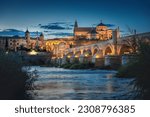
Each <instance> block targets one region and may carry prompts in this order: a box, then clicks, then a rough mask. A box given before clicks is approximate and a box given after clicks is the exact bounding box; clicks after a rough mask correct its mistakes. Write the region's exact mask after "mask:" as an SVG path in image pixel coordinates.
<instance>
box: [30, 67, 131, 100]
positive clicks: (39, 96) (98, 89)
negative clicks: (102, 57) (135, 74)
mask: <svg viewBox="0 0 150 117" xmlns="http://www.w3.org/2000/svg"><path fill="white" fill-rule="evenodd" d="M35 69H36V71H37V74H36V77H34V78H33V83H32V88H31V89H30V90H28V91H27V93H28V94H29V95H30V97H31V99H35V100H67V99H69V100H70V99H71V100H74V99H75V100H100V99H132V94H133V86H132V85H131V82H132V81H133V79H123V78H121V79H120V78H115V77H114V74H115V73H116V71H110V70H68V69H63V68H52V67H38V66H34V67H31V69H30V70H29V71H30V72H31V71H35ZM131 92H132V93H131Z"/></svg>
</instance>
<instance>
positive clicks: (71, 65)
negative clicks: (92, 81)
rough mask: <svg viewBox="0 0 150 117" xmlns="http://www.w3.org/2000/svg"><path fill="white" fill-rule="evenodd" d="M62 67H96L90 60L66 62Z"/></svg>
mask: <svg viewBox="0 0 150 117" xmlns="http://www.w3.org/2000/svg"><path fill="white" fill-rule="evenodd" d="M61 67H62V68H65V69H91V68H94V64H93V63H90V62H85V63H78V62H75V63H66V64H64V65H62V66H61Z"/></svg>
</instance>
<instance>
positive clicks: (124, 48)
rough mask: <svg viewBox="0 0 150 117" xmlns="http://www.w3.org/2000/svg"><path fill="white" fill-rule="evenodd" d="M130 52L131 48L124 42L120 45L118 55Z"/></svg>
mask: <svg viewBox="0 0 150 117" xmlns="http://www.w3.org/2000/svg"><path fill="white" fill-rule="evenodd" d="M131 52H132V48H131V47H130V46H128V45H126V44H123V45H122V46H121V47H120V50H119V55H123V54H130V53H131Z"/></svg>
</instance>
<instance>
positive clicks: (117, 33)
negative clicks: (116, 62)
mask: <svg viewBox="0 0 150 117" xmlns="http://www.w3.org/2000/svg"><path fill="white" fill-rule="evenodd" d="M112 39H113V44H114V50H115V55H117V54H118V53H117V46H118V40H119V39H120V30H119V27H118V28H117V29H115V30H113V32H112Z"/></svg>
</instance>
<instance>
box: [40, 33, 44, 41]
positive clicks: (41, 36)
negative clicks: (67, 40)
mask: <svg viewBox="0 0 150 117" xmlns="http://www.w3.org/2000/svg"><path fill="white" fill-rule="evenodd" d="M40 41H41V42H42V43H43V42H44V34H43V33H41V34H40Z"/></svg>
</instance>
